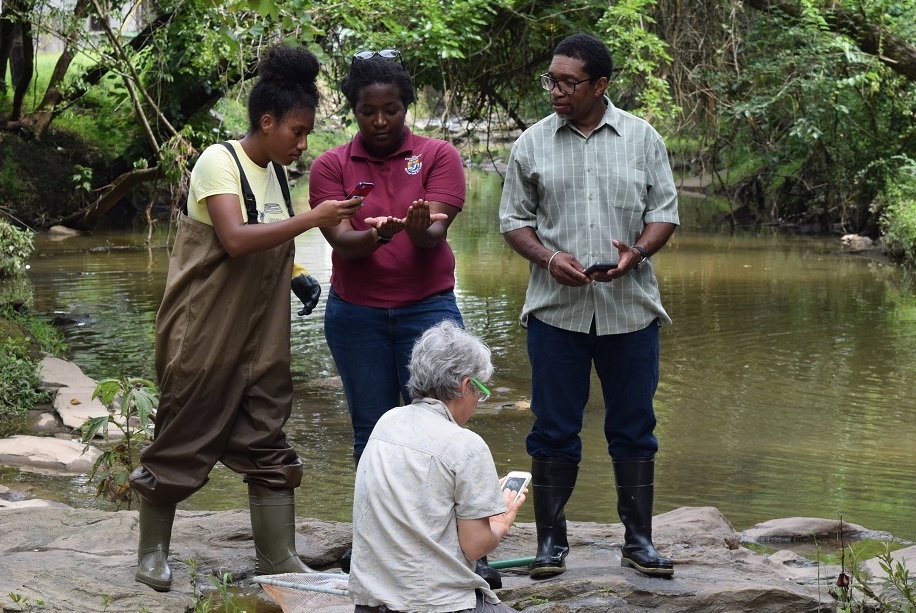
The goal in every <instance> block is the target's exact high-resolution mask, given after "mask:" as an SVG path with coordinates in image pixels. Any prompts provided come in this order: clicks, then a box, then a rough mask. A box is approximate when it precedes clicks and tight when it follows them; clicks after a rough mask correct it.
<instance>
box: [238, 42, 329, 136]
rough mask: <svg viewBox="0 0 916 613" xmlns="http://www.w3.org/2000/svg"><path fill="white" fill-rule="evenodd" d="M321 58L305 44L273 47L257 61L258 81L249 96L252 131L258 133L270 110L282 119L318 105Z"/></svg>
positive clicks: (311, 109)
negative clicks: (262, 119)
mask: <svg viewBox="0 0 916 613" xmlns="http://www.w3.org/2000/svg"><path fill="white" fill-rule="evenodd" d="M319 67H320V65H319V63H318V58H316V57H315V56H314V55H313V54H312V53H311V52H309V51H307V50H306V49H304V48H302V47H294V46H289V45H278V46H276V47H271V48H270V49H269V50H268V51H267V53H266V55H265V56H264V57H263V58H262V59H261V61H260V62H259V63H258V76H259V77H260V78H259V79H258V82H257V83H256V84H255V86H254V87H253V88H252V89H251V93H250V94H249V95H248V123H249V126H248V127H249V130H250V131H252V132H256V131H257V130H258V129H259V128H260V125H261V117H263V116H264V114H265V113H269V114H270V115H272V116H273V117H274V119H276V120H277V121H278V122H282V121H283V119H284V117H286V114H287V113H289V112H290V111H301V110H309V111H315V109H317V108H318V97H319V96H318V86H317V85H315V79H317V78H318V69H319Z"/></svg>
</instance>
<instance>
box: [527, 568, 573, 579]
mask: <svg viewBox="0 0 916 613" xmlns="http://www.w3.org/2000/svg"><path fill="white" fill-rule="evenodd" d="M565 572H566V567H565V566H538V567H537V568H532V569H529V570H528V577H529V578H530V579H548V578H550V577H556V576H557V575H562V574H563V573H565Z"/></svg>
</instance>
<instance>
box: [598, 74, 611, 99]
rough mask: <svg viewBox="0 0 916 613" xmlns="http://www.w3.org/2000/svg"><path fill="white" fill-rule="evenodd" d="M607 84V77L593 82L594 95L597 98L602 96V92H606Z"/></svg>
mask: <svg viewBox="0 0 916 613" xmlns="http://www.w3.org/2000/svg"><path fill="white" fill-rule="evenodd" d="M608 83H609V81H608V78H607V77H599V78H598V80H597V81H595V95H596V96H597V97H598V98H600V97H601V96H603V95H604V92H606V91H607V86H608Z"/></svg>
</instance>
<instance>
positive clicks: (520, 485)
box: [503, 470, 531, 500]
mask: <svg viewBox="0 0 916 613" xmlns="http://www.w3.org/2000/svg"><path fill="white" fill-rule="evenodd" d="M530 482H531V473H529V472H525V471H523V470H513V471H512V472H510V473H509V474H508V475H506V477H505V478H504V479H503V489H507V488H508V489H510V490H512V491H513V492H515V500H518V497H519V496H521V494H522V492H523V491H525V488H526V487H528V484H529V483H530Z"/></svg>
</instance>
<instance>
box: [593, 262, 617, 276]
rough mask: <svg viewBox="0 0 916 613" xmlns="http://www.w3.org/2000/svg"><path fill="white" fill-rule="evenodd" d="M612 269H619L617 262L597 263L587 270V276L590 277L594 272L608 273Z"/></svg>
mask: <svg viewBox="0 0 916 613" xmlns="http://www.w3.org/2000/svg"><path fill="white" fill-rule="evenodd" d="M612 268H617V262H595V263H594V264H592V265H591V266H589V267H588V268H586V269H585V274H586V275H590V274H592V273H593V272H607V271H609V270H611V269H612Z"/></svg>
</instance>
